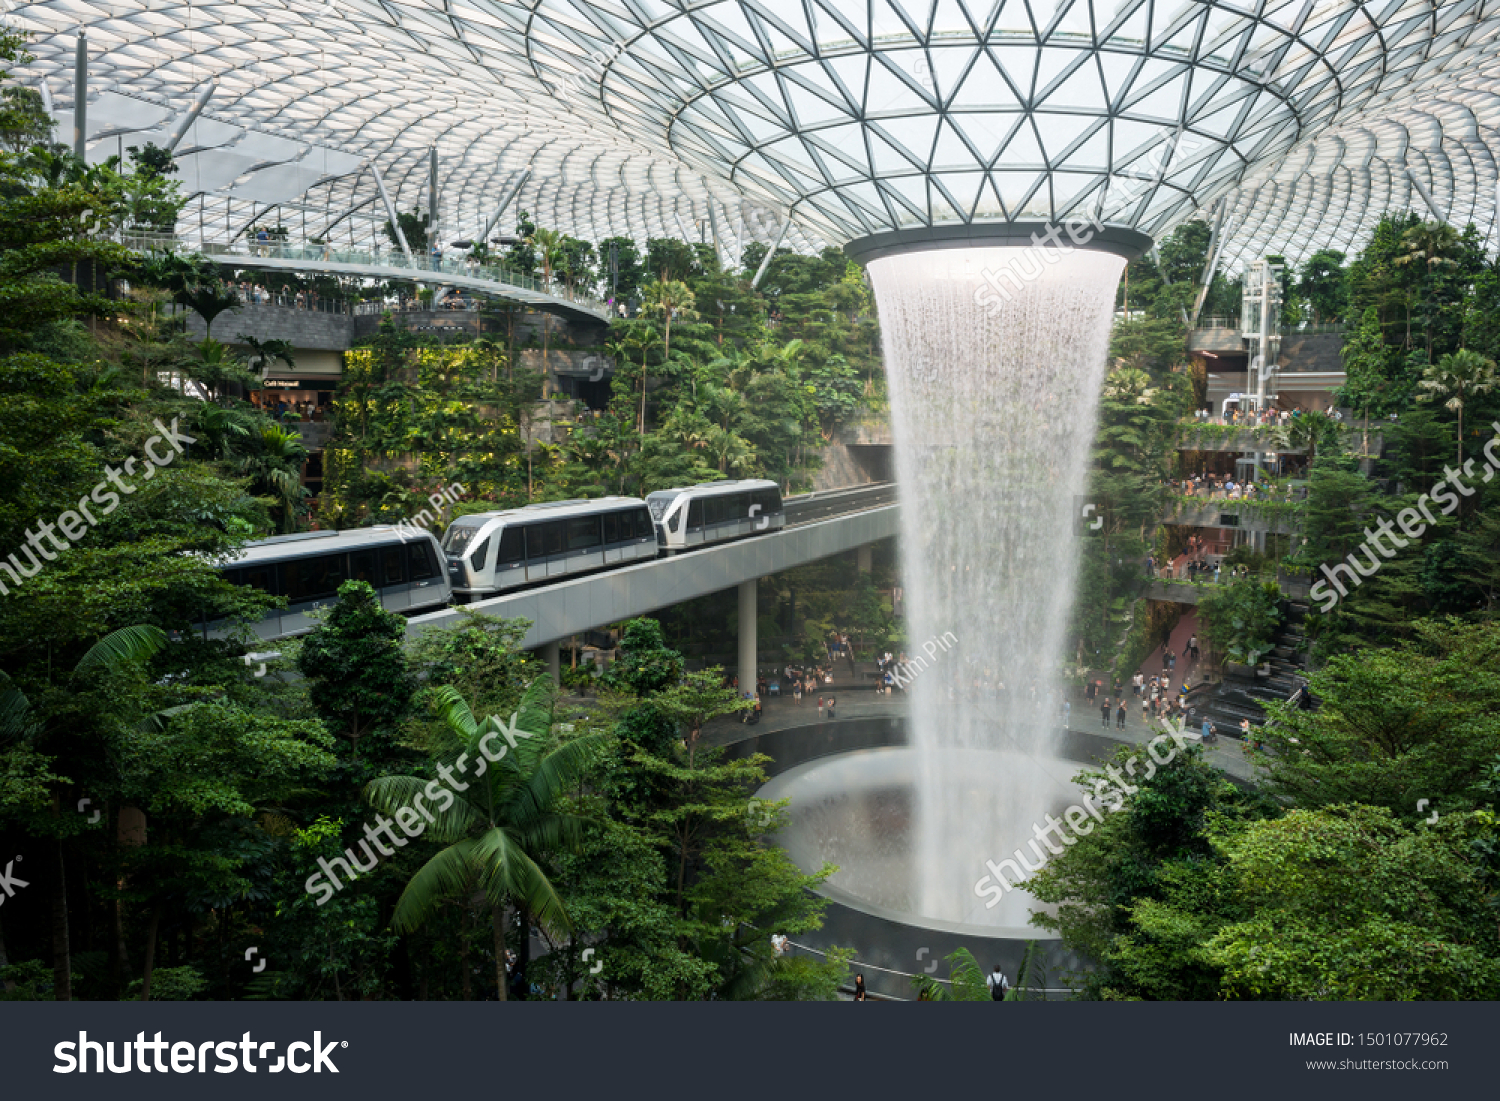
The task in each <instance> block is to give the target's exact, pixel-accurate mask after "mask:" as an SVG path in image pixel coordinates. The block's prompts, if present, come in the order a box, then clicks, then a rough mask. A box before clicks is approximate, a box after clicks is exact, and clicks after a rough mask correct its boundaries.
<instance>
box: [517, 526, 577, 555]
mask: <svg viewBox="0 0 1500 1101" xmlns="http://www.w3.org/2000/svg"><path fill="white" fill-rule="evenodd" d="M567 531H568V522H567V521H566V520H554V521H552V522H551V523H550V524H529V525H527V527H526V557H527V558H528V559H529V560H530V561H532V562H540V561H541V560H542V559H544V558H552V557H554V556H555V555H559V554H562V553H563V545H564V543H565V541H566V538H567Z"/></svg>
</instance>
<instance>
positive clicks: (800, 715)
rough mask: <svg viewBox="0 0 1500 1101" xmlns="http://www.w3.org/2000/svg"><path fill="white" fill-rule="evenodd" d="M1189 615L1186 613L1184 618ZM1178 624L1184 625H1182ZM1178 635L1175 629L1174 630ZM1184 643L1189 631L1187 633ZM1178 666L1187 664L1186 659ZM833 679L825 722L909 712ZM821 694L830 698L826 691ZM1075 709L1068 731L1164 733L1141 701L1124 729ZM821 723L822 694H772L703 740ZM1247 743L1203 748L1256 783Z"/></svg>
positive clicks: (1147, 736) (1125, 735) (1141, 740)
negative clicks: (750, 715) (831, 706)
mask: <svg viewBox="0 0 1500 1101" xmlns="http://www.w3.org/2000/svg"><path fill="white" fill-rule="evenodd" d="M1183 618H1184V619H1186V618H1187V617H1186V616H1184V617H1183ZM1179 626H1181V625H1180V624H1179ZM1173 636H1174V638H1175V636H1176V632H1174V633H1173ZM1182 638H1183V641H1184V642H1185V641H1186V640H1187V635H1183V636H1182ZM1177 667H1178V669H1179V670H1180V669H1181V668H1182V664H1181V662H1179V663H1178V666H1177ZM1156 668H1157V669H1158V670H1159V669H1160V668H1161V656H1160V653H1159V652H1158V654H1157V655H1156ZM837 679H838V678H837V677H836V678H835V683H834V686H833V688H834V695H835V696H836V697H837V699H838V707H837V710H836V712H835V714H836V718H834V719H833V720H828V719H827V718H824V719H823V720H822V721H824V722H828V721H833V722H854V721H856V720H862V719H872V718H873V719H905V718H906V716H907V697H906V696H905V695H903V694H902V693H900V692H897V693H894V694H892V695H889V696H886V695H882V694H881V693H879V692H872V691H870V690H869V689H863V690H850V689H843V688H841V687H840V685H839V684H838V683H837ZM822 695H823V696H824V697H825V698H826V697H827V695H828V693H827V691H826V690H825V691H824V692H823V693H822ZM1126 700H1127V703H1130V702H1135V700H1134V697H1133V696H1127V697H1126ZM1072 703H1073V713H1072V720H1071V722H1070V723H1069V729H1072V730H1080V731H1083V732H1084V733H1086V734H1098V735H1100V736H1101V737H1105V738H1109V739H1110V740H1111V741H1116V742H1120V743H1128V744H1131V745H1145V744H1146V743H1147V742H1149V741H1150V740H1151V739H1152V738H1155V737H1157V736H1158V735H1159V734H1161V732H1162V730H1161V727H1159V726H1147V725H1145V724H1144V723H1142V722H1141V709H1140V704H1139V703H1138V702H1136V703H1135V706H1134V707H1133V708H1127V710H1126V716H1125V728H1124V729H1123V730H1120V729H1117V728H1116V727H1115V720H1114V716H1113V713H1111V716H1110V721H1109V727H1108V729H1105V728H1104V727H1102V726H1099V725H1097V723H1098V714H1099V712H1098V708H1097V707H1096V708H1093V709H1092V710H1090V709H1089V707H1088V704H1087V702H1086V701H1085V700H1084V699H1083V698H1082V697H1081V696H1076V697H1074V698H1073V700H1072ZM818 721H819V717H818V693H814V694H813V695H812V696H811V697H809V696H803V697H802V702H801V703H797V702H796V701H794V700H793V699H792V698H791V697H790V696H785V697H775V696H772V697H770V698H768V699H766V700H764V701H763V702H762V707H761V720H760V722H758V723H756V724H755V725H753V726H751V725H749V724H747V723H744V722H741V721H740V719H739V717H738V716H729V717H725V718H722V719H715V720H714V721H713V722H711V723H709V724H708V725H707V726H706V727H705V728H704V730H703V741H704V743H705V744H707V745H712V746H724V745H731V744H733V743H734V742H738V741H742V740H744V739H745V738H753V737H756V736H758V735H761V734H769V733H771V732H773V731H777V730H789V729H791V728H793V727H798V726H811V725H814V724H816V723H817V722H818ZM1244 748H1245V747H1244V746H1243V745H1241V743H1240V742H1239V740H1238V739H1236V738H1232V737H1228V736H1226V735H1225V734H1223V733H1222V732H1221V734H1220V736H1219V741H1218V743H1217V744H1214V745H1207V746H1204V747H1203V750H1204V754H1205V759H1206V760H1207V761H1208V763H1209V764H1211V765H1213V766H1214V767H1215V768H1217V769H1219V770H1220V771H1221V772H1224V773H1226V774H1227V775H1229V776H1231V777H1233V778H1235V779H1237V780H1245V781H1253V780H1254V777H1255V767H1254V765H1252V764H1251V763H1250V761H1249V760H1247V759H1246V757H1245V752H1244Z"/></svg>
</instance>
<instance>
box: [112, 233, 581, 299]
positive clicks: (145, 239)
mask: <svg viewBox="0 0 1500 1101" xmlns="http://www.w3.org/2000/svg"><path fill="white" fill-rule="evenodd" d="M117 240H118V241H119V243H120V244H122V245H124V246H125V247H127V248H131V249H135V250H136V251H140V252H151V251H164V250H167V249H172V248H175V247H177V244H178V242H177V238H176V235H175V234H168V233H128V232H122V233H119V234H118V235H117ZM203 253H204V255H206V256H208V257H210V258H218V257H230V258H232V257H244V258H246V259H248V260H252V261H253V260H305V261H309V262H313V263H325V264H343V265H350V266H359V267H377V268H389V269H394V270H398V271H411V272H420V273H424V274H426V273H430V274H432V275H454V276H458V277H460V278H467V279H484V280H487V281H489V282H492V283H500V284H503V285H505V286H508V287H516V288H519V289H521V290H528V291H532V292H534V293H536V294H543V295H547V296H548V297H551V298H557V299H561V300H562V301H565V302H571V303H574V304H575V305H578V306H582V307H584V308H585V309H589V310H593V311H595V312H598V313H605V314H607V313H609V312H610V307H609V304H608V303H606V302H604V301H602V300H600V299H597V298H592V297H590V296H588V295H584V294H578V293H576V292H574V291H573V290H572V289H571V288H569V287H567V286H562V287H557V286H549V285H548V284H547V282H546V281H544V280H541V279H537V278H536V277H534V276H531V275H527V274H526V273H524V272H520V271H515V270H513V269H511V268H507V267H505V266H503V265H501V264H480V263H478V262H477V261H474V260H468V259H465V260H450V259H444V258H443V257H442V255H441V254H439V255H437V256H426V257H421V258H418V257H413V258H412V260H411V262H408V261H407V259H406V256H405V255H404V254H403V253H401V252H400V251H398V250H395V249H393V250H391V251H390V252H389V253H382V252H381V251H380V250H379V249H378V248H377V249H375V250H374V251H370V252H366V251H361V250H356V249H335V248H334V247H333V246H332V245H307V246H300V245H289V244H286V243H285V242H282V241H235V242H232V243H231V244H228V245H224V244H213V243H208V244H205V245H204V246H203Z"/></svg>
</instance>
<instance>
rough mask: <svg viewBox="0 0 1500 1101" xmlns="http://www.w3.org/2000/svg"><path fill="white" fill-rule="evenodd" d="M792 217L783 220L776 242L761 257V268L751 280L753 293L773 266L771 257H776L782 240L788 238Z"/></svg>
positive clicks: (756, 270) (788, 216) (757, 269)
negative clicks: (767, 270)
mask: <svg viewBox="0 0 1500 1101" xmlns="http://www.w3.org/2000/svg"><path fill="white" fill-rule="evenodd" d="M791 225H792V216H791V215H790V214H788V215H787V216H786V217H785V218H783V219H782V220H781V229H779V230H777V232H776V240H774V241H772V242H771V247H770V248H769V249H767V250H766V254H765V256H763V257H761V261H760V267H758V268H756V269H755V278H754V279H752V280H750V289H751V290H752V291H753V290H754V289H755V288H756V287H758V286H760V281H761V278H762V277H763V276H764V275H765V274H766V269H767V268H769V267H770V266H771V257H773V256H775V255H776V250H777V249H779V248H780V247H781V242H782V239H783V238H785V237H786V231H787V230H788V229H790V228H791Z"/></svg>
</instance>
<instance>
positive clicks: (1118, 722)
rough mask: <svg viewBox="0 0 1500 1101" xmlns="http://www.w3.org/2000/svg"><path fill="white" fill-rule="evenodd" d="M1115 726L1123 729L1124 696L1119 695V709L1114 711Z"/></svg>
mask: <svg viewBox="0 0 1500 1101" xmlns="http://www.w3.org/2000/svg"><path fill="white" fill-rule="evenodd" d="M1115 727H1116V728H1117V729H1119V730H1124V729H1125V697H1124V696H1121V697H1120V706H1119V709H1118V710H1116V711H1115Z"/></svg>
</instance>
